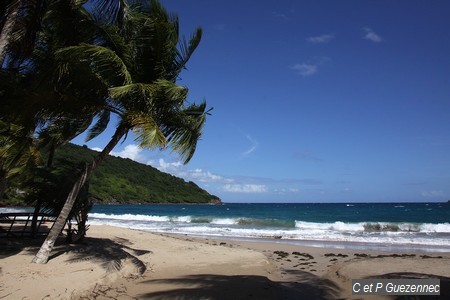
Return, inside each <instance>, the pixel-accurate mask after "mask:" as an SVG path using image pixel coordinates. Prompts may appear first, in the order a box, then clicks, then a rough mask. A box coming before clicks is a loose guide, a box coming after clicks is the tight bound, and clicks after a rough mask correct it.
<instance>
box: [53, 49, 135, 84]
mask: <svg viewBox="0 0 450 300" xmlns="http://www.w3.org/2000/svg"><path fill="white" fill-rule="evenodd" d="M55 57H56V59H57V60H58V61H59V63H60V68H59V73H60V77H62V75H64V73H67V72H70V68H68V63H70V64H71V65H76V64H77V63H87V64H88V65H89V66H90V67H91V68H92V71H93V72H94V73H96V74H98V75H99V76H100V77H101V78H104V79H105V80H106V82H107V83H108V84H109V85H114V84H115V85H117V84H119V85H122V84H130V83H131V82H132V78H131V74H130V73H129V71H128V69H127V66H126V65H125V63H124V62H123V60H122V59H121V58H120V57H119V56H117V54H116V53H115V52H114V51H112V50H111V49H108V48H105V47H102V46H97V45H91V44H84V43H82V44H80V45H79V46H70V47H65V48H62V49H60V50H58V51H56V53H55Z"/></svg>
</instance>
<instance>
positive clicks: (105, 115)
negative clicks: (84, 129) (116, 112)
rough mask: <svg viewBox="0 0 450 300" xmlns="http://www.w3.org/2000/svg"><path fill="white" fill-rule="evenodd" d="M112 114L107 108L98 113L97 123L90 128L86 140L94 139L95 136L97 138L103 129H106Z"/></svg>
mask: <svg viewBox="0 0 450 300" xmlns="http://www.w3.org/2000/svg"><path fill="white" fill-rule="evenodd" d="M110 115H111V113H110V112H109V111H108V110H106V109H104V110H102V111H101V112H100V113H99V114H98V120H97V123H95V124H94V126H92V128H91V129H89V132H88V136H87V137H86V142H88V141H90V140H92V139H93V138H96V137H97V136H99V135H100V134H101V133H102V132H103V131H105V129H106V127H107V126H108V124H109V118H110Z"/></svg>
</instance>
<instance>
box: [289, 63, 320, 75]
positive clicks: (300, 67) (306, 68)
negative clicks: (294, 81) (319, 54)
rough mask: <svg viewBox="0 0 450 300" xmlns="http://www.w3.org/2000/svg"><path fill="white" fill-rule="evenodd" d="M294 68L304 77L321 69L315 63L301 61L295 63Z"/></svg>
mask: <svg viewBox="0 0 450 300" xmlns="http://www.w3.org/2000/svg"><path fill="white" fill-rule="evenodd" d="M292 69H294V70H295V71H297V72H298V73H299V74H300V75H302V76H303V77H306V76H311V75H314V74H316V73H317V72H318V71H319V66H318V65H315V64H307V63H301V64H296V65H294V66H293V67H292Z"/></svg>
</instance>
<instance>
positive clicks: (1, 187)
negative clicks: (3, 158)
mask: <svg viewBox="0 0 450 300" xmlns="http://www.w3.org/2000/svg"><path fill="white" fill-rule="evenodd" d="M7 175H8V172H7V171H6V170H3V169H2V166H1V164H0V200H2V199H3V196H4V195H5V191H6V187H7V186H8V185H7V180H8V178H7Z"/></svg>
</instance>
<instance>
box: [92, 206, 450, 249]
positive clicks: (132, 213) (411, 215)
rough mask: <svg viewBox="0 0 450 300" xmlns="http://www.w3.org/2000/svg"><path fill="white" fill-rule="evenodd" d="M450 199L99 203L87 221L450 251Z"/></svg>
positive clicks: (227, 236) (242, 236)
mask: <svg viewBox="0 0 450 300" xmlns="http://www.w3.org/2000/svg"><path fill="white" fill-rule="evenodd" d="M449 222H450V203H348V204H347V203H332V204H330V203H296V204H281V203H279V204H275V203H271V204H261V203H248V204H247V203H246V204H241V203H240V204H237V203H227V204H225V205H180V204H178V205H162V204H161V205H95V206H94V208H93V210H92V212H91V213H90V214H89V224H92V225H111V226H119V227H126V228H133V229H140V230H148V231H152V232H161V233H175V234H186V235H190V236H201V237H216V238H221V239H257V240H261V239H264V240H267V239H270V240H271V241H273V242H277V243H290V244H298V245H306V246H317V247H321V246H326V247H332V248H352V249H362V250H385V251H397V250H403V251H412V252H414V251H434V252H450V223H449Z"/></svg>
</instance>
